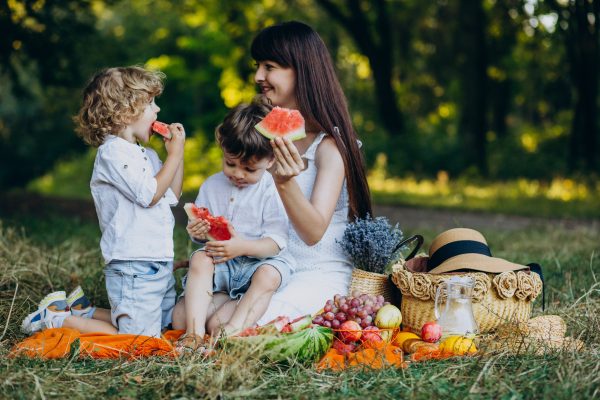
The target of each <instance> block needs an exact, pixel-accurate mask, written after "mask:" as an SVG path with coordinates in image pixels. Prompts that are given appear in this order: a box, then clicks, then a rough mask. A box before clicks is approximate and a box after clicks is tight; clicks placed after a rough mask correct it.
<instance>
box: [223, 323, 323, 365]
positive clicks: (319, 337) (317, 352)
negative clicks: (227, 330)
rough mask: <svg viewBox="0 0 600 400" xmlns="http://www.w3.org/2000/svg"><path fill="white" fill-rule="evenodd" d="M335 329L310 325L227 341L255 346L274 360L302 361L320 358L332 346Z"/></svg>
mask: <svg viewBox="0 0 600 400" xmlns="http://www.w3.org/2000/svg"><path fill="white" fill-rule="evenodd" d="M332 342H333V331H332V330H331V329H330V328H325V327H323V326H318V325H315V326H310V327H308V328H306V329H302V330H300V331H298V332H295V333H287V334H281V333H279V334H274V335H258V336H248V337H239V336H236V337H230V338H228V339H227V343H228V344H231V345H234V346H237V345H239V346H242V347H243V348H246V349H247V348H249V347H250V348H253V349H254V350H256V351H257V352H258V353H259V354H261V355H264V356H265V357H267V358H269V359H271V360H273V361H286V360H289V359H296V360H298V361H300V362H314V361H317V360H319V359H320V358H321V357H323V355H324V354H325V353H326V352H327V350H329V348H330V347H331V343H332Z"/></svg>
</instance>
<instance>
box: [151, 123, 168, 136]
mask: <svg viewBox="0 0 600 400" xmlns="http://www.w3.org/2000/svg"><path fill="white" fill-rule="evenodd" d="M152 131H153V132H154V133H157V134H159V135H160V136H162V137H164V138H167V139H171V131H169V125H167V124H165V123H164V122H160V121H154V122H153V123H152Z"/></svg>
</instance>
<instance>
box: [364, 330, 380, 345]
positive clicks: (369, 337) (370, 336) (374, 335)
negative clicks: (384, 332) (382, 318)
mask: <svg viewBox="0 0 600 400" xmlns="http://www.w3.org/2000/svg"><path fill="white" fill-rule="evenodd" d="M381 342H383V338H382V337H381V331H380V330H379V328H378V327H376V326H367V327H366V328H365V329H363V331H362V343H363V347H366V348H373V347H376V345H377V344H378V343H381Z"/></svg>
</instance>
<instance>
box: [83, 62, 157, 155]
mask: <svg viewBox="0 0 600 400" xmlns="http://www.w3.org/2000/svg"><path fill="white" fill-rule="evenodd" d="M164 78H165V74H163V73H162V72H160V71H150V70H147V69H145V68H143V67H138V66H132V67H117V68H107V69H103V70H101V71H99V72H97V73H96V74H95V75H94V76H93V77H92V79H91V80H90V82H89V83H88V84H87V86H86V87H85V89H84V90H83V102H82V106H81V109H80V110H79V113H78V114H77V115H76V116H75V117H74V118H73V120H74V121H75V123H76V125H77V128H76V131H77V134H78V135H79V136H81V138H82V139H83V140H84V141H85V142H86V143H87V144H89V145H91V146H94V147H98V146H100V145H101V144H102V143H103V142H104V139H105V138H106V136H107V135H109V134H118V133H119V132H121V131H122V130H123V129H124V128H125V127H126V126H127V125H129V124H130V123H132V122H134V121H135V120H136V119H138V118H139V117H140V116H141V115H142V113H143V112H144V108H145V106H146V104H148V102H150V101H151V100H152V98H154V97H156V96H159V95H160V94H161V93H162V91H163V79H164Z"/></svg>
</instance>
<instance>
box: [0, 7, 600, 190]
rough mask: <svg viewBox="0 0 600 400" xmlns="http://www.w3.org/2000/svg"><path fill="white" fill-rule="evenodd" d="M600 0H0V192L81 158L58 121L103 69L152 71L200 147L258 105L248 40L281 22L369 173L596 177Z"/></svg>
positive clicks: (173, 115) (65, 121)
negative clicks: (357, 143) (320, 66)
mask: <svg viewBox="0 0 600 400" xmlns="http://www.w3.org/2000/svg"><path fill="white" fill-rule="evenodd" d="M599 3H600V0H561V1H558V0H556V1H555V0H545V1H533V0H505V1H499V0H451V1H437V2H423V1H418V0H377V1H366V0H297V1H295V2H292V3H290V4H282V3H281V2H274V1H272V0H253V1H242V0H226V1H217V0H204V1H200V0H176V1H167V0H131V1H123V0H104V1H103V0H94V1H69V0H56V1H52V2H48V1H17V0H11V1H8V0H0V61H1V64H0V78H1V79H0V157H2V163H3V166H11V167H12V168H2V169H1V170H0V187H3V188H4V187H11V186H22V185H24V184H25V183H26V182H27V181H29V180H30V179H32V178H33V177H36V176H40V175H42V174H43V173H44V172H45V171H47V170H48V169H49V168H51V167H52V165H53V164H54V163H55V162H56V161H57V160H58V159H60V158H63V157H65V156H71V155H72V154H75V153H81V152H82V149H83V148H84V147H83V144H82V143H81V141H80V140H78V139H77V138H76V136H75V135H74V134H73V126H72V123H71V120H70V117H71V116H72V115H73V114H74V113H75V112H76V111H77V108H78V105H79V97H80V90H81V88H82V87H83V86H84V85H85V82H86V80H87V79H88V78H89V76H91V74H92V73H94V72H95V71H96V70H98V69H100V68H103V67H108V66H115V65H131V64H145V65H147V66H149V67H151V68H159V69H161V70H162V71H164V72H165V73H166V74H167V82H166V89H165V92H164V94H163V95H162V97H161V98H160V99H158V104H159V106H160V107H161V108H162V111H161V114H160V118H161V119H162V120H164V121H167V122H171V121H181V122H183V123H184V124H185V126H186V128H187V131H188V136H190V137H194V136H198V137H202V138H203V139H202V140H201V141H200V142H199V143H203V144H202V146H208V147H206V148H209V147H210V145H211V143H212V142H213V132H214V128H215V127H216V125H217V124H218V123H219V122H220V121H221V119H222V118H223V116H224V115H225V113H226V112H227V109H228V108H230V107H233V106H235V105H236V104H238V103H239V102H241V101H248V100H250V99H251V98H252V96H253V95H254V94H255V93H256V89H255V85H254V82H253V74H254V66H253V61H252V60H251V58H250V54H249V47H250V42H251V40H252V38H253V37H254V35H255V34H256V33H257V32H258V31H259V30H260V29H262V28H263V27H265V26H268V25H271V24H273V23H276V22H280V21H284V20H289V19H298V20H302V21H305V22H307V23H309V24H310V25H312V26H313V27H315V29H316V30H317V31H318V32H319V33H320V34H321V36H322V37H323V39H324V41H325V42H326V44H327V46H328V47H329V49H330V50H331V53H332V55H333V57H334V60H335V62H336V66H337V69H338V73H339V76H340V79H341V81H342V86H343V87H344V89H345V92H346V95H347V98H348V102H349V105H350V110H351V113H352V115H353V120H354V123H355V125H356V127H357V129H358V131H359V132H360V134H361V138H362V140H363V142H364V143H365V146H364V147H363V148H364V150H365V152H366V155H367V160H368V162H369V163H370V164H373V163H374V162H375V159H376V157H377V155H378V154H380V153H384V154H386V155H387V158H388V164H387V166H388V168H389V172H390V173H392V174H397V175H402V174H414V175H417V176H435V174H437V172H438V171H440V170H444V171H447V172H448V173H449V174H450V175H451V176H457V175H467V176H470V175H473V174H474V175H480V174H483V175H485V174H487V175H488V176H489V177H492V178H500V179H505V178H513V177H518V176H524V177H529V178H552V177H554V176H556V175H564V174H567V173H569V172H570V171H582V172H583V173H585V174H589V173H594V172H597V168H598V163H597V159H596V156H595V154H596V152H597V151H598V150H599V149H598V139H597V137H598V135H599V134H600V133H599V132H598V124H599V123H600V122H599V118H600V117H599V115H600V112H598V107H599V105H598V97H599V95H598V76H597V74H598V70H599V68H598V62H599V61H598V60H599V56H598V54H599V52H598V46H599V42H598V40H599V39H598V26H599V25H598V21H600V17H598V8H599V7H600V6H599ZM315 62H318V60H315ZM203 148H204V147H203Z"/></svg>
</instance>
